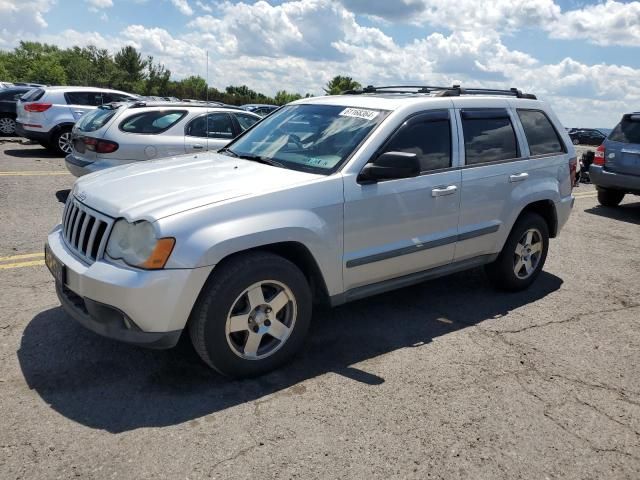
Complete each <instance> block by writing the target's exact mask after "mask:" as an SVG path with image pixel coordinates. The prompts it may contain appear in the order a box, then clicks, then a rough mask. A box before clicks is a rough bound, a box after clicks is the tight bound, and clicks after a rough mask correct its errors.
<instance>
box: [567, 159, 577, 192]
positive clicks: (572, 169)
mask: <svg viewBox="0 0 640 480" xmlns="http://www.w3.org/2000/svg"><path fill="white" fill-rule="evenodd" d="M577 169H578V160H577V159H576V157H573V158H572V159H571V160H569V178H570V179H571V188H573V187H575V186H576V183H577V182H578V178H577V176H576V171H577Z"/></svg>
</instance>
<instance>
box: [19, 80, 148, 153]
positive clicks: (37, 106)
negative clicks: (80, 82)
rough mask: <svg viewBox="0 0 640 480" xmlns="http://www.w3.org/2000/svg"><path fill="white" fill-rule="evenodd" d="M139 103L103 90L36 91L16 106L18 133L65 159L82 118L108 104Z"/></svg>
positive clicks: (74, 88)
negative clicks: (76, 127) (74, 127)
mask: <svg viewBox="0 0 640 480" xmlns="http://www.w3.org/2000/svg"><path fill="white" fill-rule="evenodd" d="M137 99H138V97H137V96H135V95H132V94H130V93H126V92H120V91H118V90H109V89H104V88H94V87H42V88H35V89H33V90H31V91H30V92H28V93H27V94H26V95H23V96H22V98H20V99H19V100H18V103H17V104H16V113H17V119H16V133H17V134H18V135H20V136H22V137H25V138H28V139H30V140H35V141H36V142H38V143H40V145H42V146H43V147H45V148H48V149H50V150H52V151H54V152H57V153H59V154H65V155H66V154H68V153H70V152H71V128H72V127H73V124H74V123H76V121H77V120H78V119H79V118H80V117H81V116H82V115H84V114H85V113H87V112H90V111H91V110H94V109H95V108H97V107H98V106H100V105H102V104H105V103H111V102H122V101H132V100H137Z"/></svg>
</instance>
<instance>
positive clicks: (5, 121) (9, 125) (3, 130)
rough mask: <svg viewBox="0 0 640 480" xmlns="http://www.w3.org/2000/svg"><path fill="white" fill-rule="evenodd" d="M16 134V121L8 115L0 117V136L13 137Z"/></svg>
mask: <svg viewBox="0 0 640 480" xmlns="http://www.w3.org/2000/svg"><path fill="white" fill-rule="evenodd" d="M15 133H16V121H15V119H14V118H13V117H11V116H9V115H2V116H0V134H2V135H13V134H15Z"/></svg>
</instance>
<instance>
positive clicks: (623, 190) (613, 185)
mask: <svg viewBox="0 0 640 480" xmlns="http://www.w3.org/2000/svg"><path fill="white" fill-rule="evenodd" d="M589 177H590V178H591V183H593V184H594V185H595V186H596V188H597V189H598V201H599V202H600V204H601V205H604V206H606V207H616V206H618V205H619V204H620V202H622V199H623V198H624V196H625V195H626V194H627V193H632V194H634V195H640V112H633V113H627V114H626V115H624V116H623V117H622V120H620V123H618V125H616V127H615V128H614V129H613V131H612V132H611V133H610V134H609V136H608V137H607V139H606V140H605V141H604V143H602V145H600V146H599V147H598V148H597V150H596V153H595V156H594V158H593V163H592V164H591V166H590V167H589Z"/></svg>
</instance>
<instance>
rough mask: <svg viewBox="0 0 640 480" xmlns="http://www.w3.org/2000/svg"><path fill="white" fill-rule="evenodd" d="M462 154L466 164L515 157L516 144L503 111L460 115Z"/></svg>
mask: <svg viewBox="0 0 640 480" xmlns="http://www.w3.org/2000/svg"><path fill="white" fill-rule="evenodd" d="M462 130H463V132H464V151H465V158H466V164H467V165H475V164H478V163H486V162H496V161H499V160H508V159H511V158H518V143H517V141H516V134H515V132H514V130H513V126H512V125H511V119H510V118H509V116H508V114H507V111H506V110H502V109H495V110H469V111H463V112H462Z"/></svg>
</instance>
